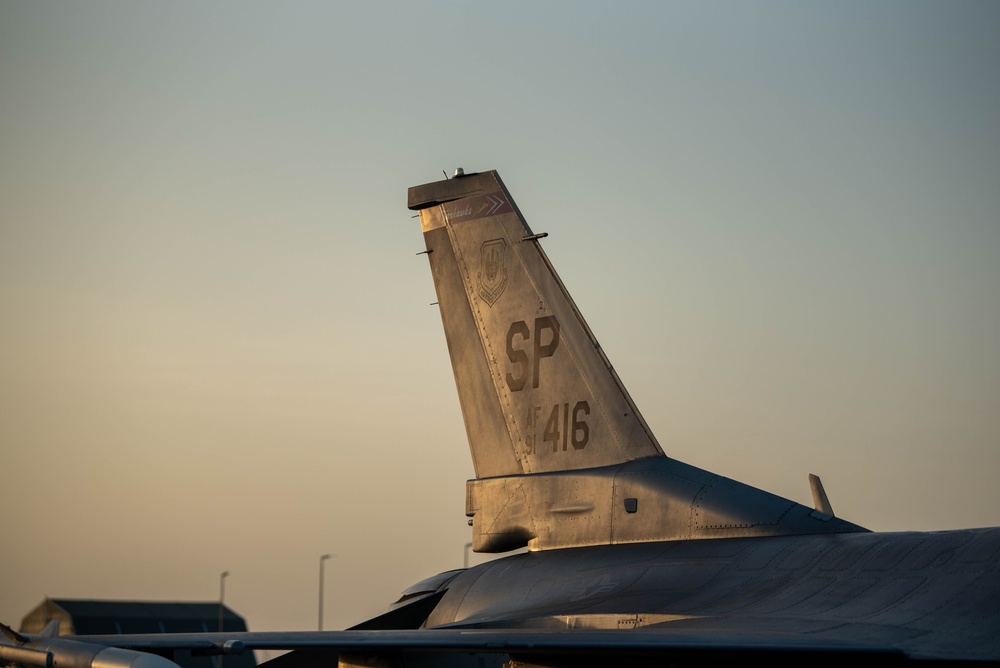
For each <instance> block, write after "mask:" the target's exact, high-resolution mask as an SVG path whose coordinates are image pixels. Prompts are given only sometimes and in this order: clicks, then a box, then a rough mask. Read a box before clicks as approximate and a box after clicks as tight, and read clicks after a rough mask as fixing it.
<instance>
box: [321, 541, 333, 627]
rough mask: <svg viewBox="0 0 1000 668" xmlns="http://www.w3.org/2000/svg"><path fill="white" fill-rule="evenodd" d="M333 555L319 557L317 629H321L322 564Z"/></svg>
mask: <svg viewBox="0 0 1000 668" xmlns="http://www.w3.org/2000/svg"><path fill="white" fill-rule="evenodd" d="M331 557H333V555H332V554H324V555H323V556H321V557H320V558H319V630H320V631H322V630H323V593H324V590H323V565H324V563H325V562H326V560H327V559H330V558H331Z"/></svg>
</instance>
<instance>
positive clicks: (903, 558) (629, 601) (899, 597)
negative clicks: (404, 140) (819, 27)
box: [0, 171, 1000, 668]
mask: <svg viewBox="0 0 1000 668" xmlns="http://www.w3.org/2000/svg"><path fill="white" fill-rule="evenodd" d="M408 206H409V208H410V209H411V210H415V211H418V212H419V218H420V224H421V228H422V231H423V236H424V242H425V245H426V251H425V253H426V256H427V259H428V261H429V263H430V269H431V274H432V276H433V280H434V286H435V289H436V291H437V297H438V304H439V306H440V312H441V318H442V321H443V324H444V331H445V336H446V338H447V342H448V350H449V354H450V356H451V361H452V369H453V371H454V375H455V382H456V385H457V387H458V396H459V401H460V403H461V407H462V413H463V416H464V419H465V426H466V431H467V434H468V439H469V446H470V449H471V453H472V460H473V464H474V467H475V473H476V478H475V479H473V480H470V481H468V482H467V487H466V508H465V511H466V515H467V516H468V517H469V524H470V525H471V527H472V543H473V548H474V549H475V550H476V551H479V552H488V553H504V552H510V551H514V550H518V549H520V548H526V551H524V552H520V553H517V554H514V555H511V556H507V557H502V558H498V559H496V560H493V561H490V562H488V563H485V564H482V565H479V566H475V567H473V568H468V569H462V570H453V571H447V572H444V573H441V574H438V575H435V576H433V577H429V578H427V579H426V580H423V581H422V582H419V583H417V584H415V585H413V586H412V587H410V588H408V589H407V590H405V591H404V592H403V594H402V596H401V597H400V598H399V600H398V601H396V602H395V603H393V604H392V605H391V606H390V607H389V610H388V612H386V613H385V614H383V615H381V616H379V617H376V618H374V619H371V620H369V621H367V622H364V623H362V624H360V625H358V626H356V627H354V628H353V629H349V630H346V631H330V632H303V633H242V634H240V633H229V634H223V633H212V634H180V635H143V636H90V637H83V636H81V637H76V638H73V639H64V638H58V637H55V636H53V634H52V633H51V632H50V633H48V634H43V636H38V637H36V636H30V637H29V636H23V635H20V634H16V633H14V632H13V631H10V632H9V633H8V634H7V635H8V640H7V641H6V642H5V643H4V644H3V645H0V658H3V659H4V660H5V661H7V662H8V663H14V664H20V665H22V666H44V667H45V668H52V666H60V665H64V664H65V665H72V666H73V668H126V666H133V665H134V666H135V668H141V666H140V664H144V663H145V662H148V660H147V658H146V657H147V656H148V654H147V653H153V654H155V655H157V658H159V659H162V661H163V662H164V664H167V665H165V666H164V665H163V664H160V665H158V666H157V668H169V661H168V660H169V659H170V658H173V657H174V656H175V655H174V653H175V652H194V653H200V654H203V655H204V654H207V655H224V654H227V653H236V652H241V651H245V650H248V649H285V650H292V651H291V652H290V653H288V654H285V655H283V656H281V657H279V658H277V659H274V660H272V661H270V662H268V664H267V665H268V666H271V667H272V668H313V667H316V668H319V667H320V666H324V667H325V666H331V665H339V666H362V665H365V666H427V665H448V666H501V665H505V664H506V665H510V666H515V665H516V666H549V667H555V666H579V665H608V664H615V665H618V664H622V665H640V666H645V665H666V664H671V665H689V664H695V663H704V662H705V661H722V660H734V661H749V660H751V659H757V660H761V661H767V662H769V663H772V664H775V663H776V664H791V663H793V662H794V663H800V662H802V661H809V662H811V663H814V664H815V663H817V662H819V663H827V662H834V661H836V662H841V661H845V660H852V659H854V660H871V659H876V660H879V661H887V662H888V661H917V662H920V661H939V662H940V661H944V662H951V661H1000V527H996V528H985V529H971V530H961V531H943V532H932V533H916V532H907V533H876V532H871V531H868V530H867V529H865V528H863V527H861V526H859V525H857V524H854V523H852V522H849V521H846V520H844V519H842V518H839V517H836V516H835V515H834V511H833V508H832V506H831V504H830V501H829V499H828V498H827V496H826V493H825V492H824V490H823V486H822V483H821V482H820V481H819V479H818V478H815V477H814V476H811V477H810V482H811V486H812V491H813V497H814V500H815V507H812V508H810V507H807V506H803V505H801V504H798V503H796V502H794V501H791V500H788V499H784V498H781V497H779V496H776V495H774V494H770V493H768V492H766V491H762V490H759V489H756V488H754V487H751V486H749V485H746V484H743V483H740V482H738V481H736V480H732V479H729V478H726V477H723V476H721V475H717V474H714V473H711V472H709V471H706V470H703V469H700V468H697V467H695V466H692V465H690V464H686V463H684V462H681V461H678V460H676V459H674V458H672V457H670V456H668V455H667V454H666V453H665V452H664V451H663V449H662V448H661V447H660V445H659V443H658V442H657V440H656V437H655V436H654V435H653V433H652V432H651V430H650V428H649V426H648V424H647V423H646V421H645V420H644V419H643V418H642V415H641V414H640V413H639V411H638V409H637V407H636V405H635V403H634V402H633V401H632V399H631V397H630V396H629V394H628V392H627V391H626V389H625V387H624V385H623V384H622V382H621V380H620V379H619V377H618V375H617V374H616V373H615V370H614V367H613V366H612V365H611V363H610V362H609V360H608V358H607V356H606V355H605V353H604V350H603V348H602V347H601V345H600V344H599V343H598V340H597V338H596V337H595V336H594V334H593V333H592V332H591V330H590V328H589V327H588V326H587V323H586V322H585V320H584V319H583V316H582V315H581V313H580V311H579V309H578V308H577V306H576V304H575V303H574V302H573V299H572V298H571V297H570V295H569V293H568V292H567V290H566V288H565V286H564V285H563V283H562V281H561V280H560V279H559V276H558V275H557V274H556V272H555V269H554V268H553V267H552V265H551V263H550V262H549V260H548V258H547V257H546V255H545V253H544V251H543V250H542V246H541V240H542V238H543V237H544V236H545V235H544V234H536V233H534V232H533V231H532V230H531V228H530V227H529V226H528V224H527V222H526V221H525V218H524V217H523V216H522V215H521V212H520V210H519V209H518V208H517V206H516V205H515V203H514V200H513V199H512V198H511V196H510V193H509V192H508V191H507V188H506V187H505V186H504V184H503V181H501V179H500V176H499V174H497V172H495V171H490V172H483V173H478V174H464V173H460V172H457V173H456V174H455V176H454V177H452V178H446V179H444V180H441V181H437V182H434V183H428V184H425V185H421V186H416V187H413V188H410V190H409V197H408Z"/></svg>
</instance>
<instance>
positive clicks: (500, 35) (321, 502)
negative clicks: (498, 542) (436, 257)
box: [0, 0, 1000, 631]
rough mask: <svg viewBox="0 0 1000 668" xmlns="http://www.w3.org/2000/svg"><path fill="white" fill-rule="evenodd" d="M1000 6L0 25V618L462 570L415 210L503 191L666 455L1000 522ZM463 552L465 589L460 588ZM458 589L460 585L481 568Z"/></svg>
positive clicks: (296, 6) (467, 463)
mask: <svg viewBox="0 0 1000 668" xmlns="http://www.w3.org/2000/svg"><path fill="white" fill-rule="evenodd" d="M998 72H1000V4H998V3H996V2H961V1H959V2H920V1H913V0H905V1H885V2H877V3H871V2H836V3H833V2H826V3H819V2H764V3H749V2H698V3H670V2H648V3H638V2H635V3H614V4H612V3H594V2H543V3H536V2H504V3H465V2H427V3H410V2H372V3H357V4H353V3H352V4H347V3H343V4H341V3H328V2H295V1H293V2H282V3H265V2H214V3H202V2H162V3H158V2H125V1H121V2H108V1H95V2H86V3H82V2H81V3H76V2H44V3H41V2H20V1H11V0H3V1H2V2H0V325H2V326H0V470H2V471H3V483H2V485H0V508H3V512H4V526H5V533H4V547H5V549H4V557H3V559H2V564H3V568H2V569H0V594H2V596H0V621H3V622H6V623H10V624H14V625H15V626H16V625H18V624H19V623H20V620H21V618H22V617H23V616H24V615H25V614H26V613H27V612H28V611H29V610H30V609H31V608H33V607H34V606H35V605H36V604H38V603H39V602H41V601H42V599H43V598H44V597H46V596H51V597H62V598H123V599H168V600H212V599H214V598H215V597H217V595H218V585H219V573H220V572H222V571H224V570H228V571H230V572H231V576H230V577H229V579H228V581H227V597H226V598H227V603H229V604H230V605H231V606H232V607H233V608H234V609H235V610H236V611H238V612H239V613H241V614H243V615H244V616H245V617H246V618H247V621H248V623H249V626H250V629H251V630H255V631H266V630H300V629H311V628H315V625H316V613H317V610H316V606H317V601H316V597H317V575H318V572H317V571H318V563H319V562H318V560H319V556H320V555H321V554H323V553H335V554H336V557H335V558H334V559H333V560H331V561H330V562H328V563H327V569H328V570H327V609H326V623H327V624H326V625H327V627H328V628H342V627H344V626H347V625H350V624H353V623H356V622H358V621H361V620H362V619H365V618H368V617H370V616H373V615H375V614H378V613H380V612H382V611H384V610H385V608H386V606H387V605H388V604H389V603H390V602H391V601H393V600H394V599H395V598H397V597H398V595H399V593H400V592H401V591H402V590H403V589H404V588H406V587H407V586H409V585H410V584H412V583H413V582H415V581H417V580H420V579H422V578H424V577H427V576H430V575H433V574H435V573H437V572H439V571H443V570H447V569H450V568H456V567H460V566H461V565H462V556H463V546H464V544H465V543H466V542H467V541H468V540H470V539H471V538H470V536H471V530H470V529H469V527H468V526H466V518H465V516H464V498H465V497H464V494H465V492H464V485H465V480H466V479H467V478H469V477H471V476H472V466H471V460H470V457H469V454H468V449H467V442H466V435H465V431H464V427H463V423H462V417H461V414H460V411H459V406H458V401H457V398H456V393H455V387H454V382H453V378H452V373H451V369H450V362H449V359H448V353H447V348H446V345H445V340H444V334H443V330H442V327H441V321H440V317H439V314H438V311H437V307H435V306H430V304H431V302H434V301H436V298H435V295H434V288H433V284H432V281H431V276H430V272H429V270H428V266H427V261H426V258H424V257H423V256H419V257H418V256H417V255H416V253H417V252H419V251H421V250H423V241H422V239H421V235H420V225H419V222H418V221H416V220H414V219H412V218H411V215H412V212H410V211H408V210H407V209H406V189H407V187H408V186H412V185H417V184H420V183H425V182H429V181H434V180H437V179H439V178H441V177H442V174H441V171H442V170H447V171H448V172H449V173H450V172H451V171H452V170H453V169H454V168H455V167H458V166H461V167H464V168H465V169H466V170H467V171H480V170H487V169H498V170H499V171H500V173H501V175H502V177H503V178H504V181H505V182H506V184H507V186H508V188H509V189H510V191H511V193H512V195H513V197H514V199H515V200H516V202H517V204H518V205H519V207H520V208H521V210H522V212H523V213H524V214H525V216H526V218H527V220H528V222H529V224H530V225H531V226H532V228H533V229H534V230H535V231H536V232H548V233H549V236H548V238H547V239H545V240H544V242H542V243H543V245H544V248H545V250H546V252H547V253H548V255H549V257H550V259H551V260H552V262H553V263H554V265H555V266H556V268H557V270H558V271H559V272H560V274H561V277H562V279H563V281H564V282H565V283H566V285H567V287H568V289H569V290H570V292H571V293H572V294H573V296H574V298H575V299H576V301H577V303H578V305H579V306H580V308H581V310H582V311H583V313H584V315H585V317H586V318H587V320H588V322H589V324H590V326H591V328H592V329H593V330H594V332H595V334H596V336H597V337H598V339H599V340H600V341H601V343H602V345H603V347H604V349H605V350H606V351H607V353H608V355H609V357H610V359H611V361H612V362H613V363H614V364H615V366H616V368H617V370H618V373H619V375H620V376H621V378H622V379H623V381H624V383H625V385H626V386H627V387H628V388H629V391H630V392H631V394H632V396H633V398H634V399H635V401H636V403H637V405H638V407H639V409H640V410H641V411H642V413H643V415H644V416H645V418H646V420H647V421H648V422H649V424H650V426H651V427H652V429H653V431H654V432H655V433H656V434H657V436H658V438H659V440H660V443H661V444H662V445H663V447H664V449H665V450H666V452H667V454H668V455H670V456H673V457H676V458H678V459H681V460H683V461H685V462H688V463H690V464H694V465H696V466H700V467H702V468H706V469H709V470H712V471H715V472H717V473H721V474H723V475H727V476H730V477H733V478H737V479H739V480H741V481H743V482H747V483H749V484H752V485H755V486H758V487H762V488H764V489H767V490H769V491H772V492H775V493H777V494H781V495H783V496H787V497H789V498H792V499H794V500H797V501H800V502H802V503H806V504H811V497H810V495H809V487H808V484H807V474H808V473H810V472H812V473H816V474H819V475H820V476H821V477H822V479H823V481H824V483H825V486H826V490H827V492H828V494H829V496H830V500H831V502H832V504H833V507H834V509H835V510H836V512H837V514H838V515H840V516H842V517H845V518H847V519H849V520H851V521H854V522H856V523H858V524H861V525H864V526H867V527H869V528H872V529H876V530H886V531H901V530H930V529H950V528H961V527H971V526H993V525H997V524H1000V485H998V484H997V482H996V478H997V473H998V471H1000V76H998ZM479 559H480V557H479V556H477V557H476V558H475V560H479ZM475 560H474V561H475Z"/></svg>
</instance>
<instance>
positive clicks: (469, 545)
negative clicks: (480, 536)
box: [465, 543, 472, 568]
mask: <svg viewBox="0 0 1000 668" xmlns="http://www.w3.org/2000/svg"><path fill="white" fill-rule="evenodd" d="M470 547H472V543H466V544H465V567H466V568H468V567H469V548H470Z"/></svg>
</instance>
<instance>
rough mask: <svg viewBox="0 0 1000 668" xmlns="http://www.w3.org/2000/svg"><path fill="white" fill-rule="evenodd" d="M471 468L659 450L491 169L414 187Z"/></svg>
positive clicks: (516, 469) (543, 465)
mask: <svg viewBox="0 0 1000 668" xmlns="http://www.w3.org/2000/svg"><path fill="white" fill-rule="evenodd" d="M408 206H409V208H410V209H414V210H419V212H420V223H421V226H422V228H423V232H424V240H425V242H426V245H427V250H428V259H429V260H430V264H431V271H432V273H433V276H434V286H435V289H436V290H437V295H438V302H439V304H440V309H441V319H442V320H443V322H444V329H445V334H446V336H447V340H448V349H449V352H450V354H451V361H452V367H453V369H454V372H455V382H456V383H457V385H458V394H459V399H460V401H461V404H462V413H463V415H464V417H465V426H466V430H467V432H468V436H469V446H470V448H471V450H472V458H473V463H474V465H475V469H476V476H477V477H479V478H487V477H494V476H508V475H517V474H529V473H549V472H555V471H566V470H575V469H582V468H592V467H599V466H608V465H612V464H619V463H623V462H628V461H632V460H634V459H638V458H640V457H650V456H656V455H663V451H662V450H661V449H660V446H659V444H658V443H657V442H656V439H655V438H654V437H653V435H652V433H651V432H650V431H649V428H648V427H647V425H646V423H645V421H644V420H643V419H642V416H640V415H639V412H638V411H637V410H636V408H635V405H634V404H633V403H632V399H631V398H630V397H629V395H628V393H627V392H626V391H625V388H624V387H623V386H622V384H621V381H620V380H619V379H618V376H617V375H616V374H615V372H614V369H613V368H612V367H611V364H610V363H609V362H608V360H607V358H606V357H605V356H604V353H603V351H602V350H601V347H600V345H599V344H598V343H597V340H596V339H595V338H594V336H593V334H592V333H591V331H590V329H589V328H588V327H587V323H586V322H585V321H584V319H583V317H582V316H581V315H580V313H579V311H578V310H577V308H576V305H575V304H574V303H573V300H572V299H571V298H570V296H569V293H567V292H566V289H565V287H564V286H563V284H562V282H561V281H560V280H559V276H558V275H557V274H556V272H555V270H554V269H553V268H552V265H551V264H550V263H549V261H548V258H547V257H546V256H545V253H544V251H543V250H542V248H541V246H540V244H539V238H540V236H539V235H534V234H533V233H532V231H531V229H530V228H529V227H528V224H527V223H526V222H525V220H524V218H523V217H522V216H521V213H520V211H518V209H517V206H516V205H515V204H514V201H513V200H512V199H511V197H510V194H509V193H508V192H507V189H506V188H505V187H504V185H503V182H502V181H501V180H500V176H499V175H498V174H497V173H496V172H484V173H481V174H470V175H464V176H456V178H453V179H449V180H444V181H438V182H435V183H429V184H426V185H422V186H416V187H413V188H410V191H409V202H408Z"/></svg>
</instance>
